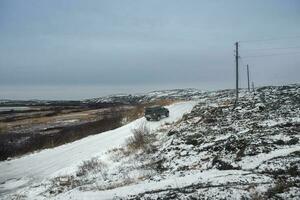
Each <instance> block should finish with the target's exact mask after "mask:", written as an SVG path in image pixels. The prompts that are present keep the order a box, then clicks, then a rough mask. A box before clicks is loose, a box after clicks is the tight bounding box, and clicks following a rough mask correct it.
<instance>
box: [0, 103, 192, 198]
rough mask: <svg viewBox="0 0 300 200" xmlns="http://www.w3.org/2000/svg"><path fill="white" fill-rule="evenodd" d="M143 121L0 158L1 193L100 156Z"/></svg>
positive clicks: (174, 113)
mask: <svg viewBox="0 0 300 200" xmlns="http://www.w3.org/2000/svg"><path fill="white" fill-rule="evenodd" d="M195 104H196V103H195V102H182V103H176V104H173V105H171V106H168V108H169V110H170V117H168V118H165V119H163V120H161V121H159V122H150V123H149V126H150V128H151V129H156V128H158V127H159V126H160V125H161V124H164V123H166V122H168V123H170V122H173V121H176V120H178V119H179V118H181V117H182V115H183V114H184V113H186V112H189V111H190V110H191V109H192V108H193V106H194V105H195ZM143 121H145V119H144V118H141V119H138V120H135V121H134V122H132V123H129V124H127V125H125V126H123V127H120V128H118V129H115V130H112V131H107V132H104V133H101V134H98V135H95V136H89V137H87V138H84V139H82V140H79V141H76V142H73V143H70V144H66V145H62V146H59V147H57V148H54V149H47V150H43V151H41V152H38V153H33V154H30V155H27V156H24V157H21V158H18V159H14V160H11V161H4V162H1V163H0V171H1V176H0V183H1V185H0V192H1V195H4V194H6V193H10V192H13V191H16V189H18V188H21V187H24V186H28V185H30V184H33V183H36V182H40V181H42V180H44V179H48V178H51V177H55V176H58V175H60V174H64V173H65V172H68V173H71V172H73V171H74V170H76V168H77V166H78V165H79V164H80V163H81V162H82V161H84V160H88V159H90V158H92V157H95V156H100V155H101V154H103V153H105V152H106V151H108V150H109V149H111V148H114V147H118V146H120V145H121V144H123V143H124V141H125V140H126V138H127V137H128V136H130V135H131V134H132V133H131V130H132V128H134V127H135V126H136V125H137V124H140V123H142V122H143Z"/></svg>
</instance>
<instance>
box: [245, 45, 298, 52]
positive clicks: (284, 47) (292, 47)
mask: <svg viewBox="0 0 300 200" xmlns="http://www.w3.org/2000/svg"><path fill="white" fill-rule="evenodd" d="M299 48H300V46H298V47H275V48H262V49H248V50H244V51H245V52H248V51H264V50H273V49H299Z"/></svg>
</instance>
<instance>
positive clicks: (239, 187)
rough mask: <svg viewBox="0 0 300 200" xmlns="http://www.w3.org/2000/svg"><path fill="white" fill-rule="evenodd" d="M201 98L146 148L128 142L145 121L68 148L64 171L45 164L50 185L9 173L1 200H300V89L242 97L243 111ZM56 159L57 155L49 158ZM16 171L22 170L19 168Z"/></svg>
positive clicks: (227, 97)
mask: <svg viewBox="0 0 300 200" xmlns="http://www.w3.org/2000/svg"><path fill="white" fill-rule="evenodd" d="M196 97H197V98H198V100H197V103H195V102H188V103H180V104H175V105H172V106H170V109H171V115H172V117H171V118H170V119H165V120H164V121H161V122H151V123H150V124H149V126H150V128H151V129H152V132H151V134H148V136H147V137H149V138H150V139H149V140H147V141H148V143H146V145H144V146H143V147H142V148H138V149H132V148H131V146H130V145H128V140H127V143H126V142H125V141H126V138H129V137H130V136H131V135H132V129H133V128H135V127H136V126H138V125H139V124H141V123H142V122H143V119H139V120H137V121H135V122H133V123H131V124H128V125H127V126H125V127H122V128H119V129H116V130H114V131H112V132H107V133H105V134H100V135H97V136H92V137H89V138H86V139H84V140H80V141H78V142H79V144H81V145H82V146H81V148H80V149H79V148H77V146H76V144H77V143H78V142H74V143H72V144H69V145H65V146H62V147H61V148H63V149H68V150H67V151H69V153H67V154H66V155H67V156H66V155H62V157H60V153H59V152H63V151H59V152H58V153H57V154H53V157H55V156H56V155H57V157H58V158H59V160H60V162H59V163H58V166H60V167H58V168H56V165H55V167H54V166H52V165H54V163H53V164H51V163H52V162H55V161H56V159H55V158H52V159H50V160H49V161H47V159H46V158H47V157H48V156H45V157H46V158H45V162H46V164H45V165H44V164H42V166H45V169H46V171H48V172H47V173H46V174H43V173H42V172H40V173H39V176H40V177H43V178H42V179H43V180H42V179H41V178H40V179H39V176H35V178H33V179H30V178H27V179H26V178H20V177H24V174H26V173H27V174H30V170H27V171H25V170H23V171H22V170H16V172H14V173H15V174H16V175H18V171H19V173H20V175H19V176H16V175H13V174H10V175H9V172H7V171H6V173H5V174H8V175H7V176H6V177H5V178H4V181H5V183H4V184H2V187H3V188H2V191H4V190H6V192H7V193H6V194H3V196H2V198H3V199H14V198H15V199H59V200H63V199H89V200H93V199H118V200H120V199H135V200H138V199H156V200H158V199H247V200H248V199H249V200H250V199H255V200H256V199H294V200H298V199H300V189H299V188H300V143H299V140H300V85H290V86H281V87H263V88H258V89H257V91H256V92H255V94H253V93H248V92H246V91H241V94H240V99H239V103H238V105H234V101H235V98H234V91H233V90H223V91H216V92H204V93H201V94H197V95H196ZM193 106H194V107H193ZM192 107H193V108H192ZM185 112H186V114H184V115H183V113H185ZM167 120H168V121H167ZM166 122H167V123H166ZM170 122H172V123H170ZM90 138H98V139H97V140H96V141H94V139H90ZM99 138H101V139H102V141H100V139H99ZM106 138H109V139H107V140H106ZM85 141H86V142H85ZM100 144H101V146H99V145H100ZM68 146H71V147H73V148H71V147H70V149H69V147H68ZM82 147H84V148H82ZM113 147H115V148H113ZM57 149H59V148H57ZM85 149H87V150H85ZM89 149H91V151H89ZM52 151H57V150H56V149H53V150H47V151H45V152H46V155H52V154H51V153H49V152H52ZM87 151H89V152H87ZM47 152H48V153H47ZM70 152H76V155H72V153H70ZM34 155H35V154H33V155H32V156H34ZM40 155H43V154H40ZM68 156H69V157H68ZM50 158H51V157H50ZM72 158H73V159H72ZM23 159H29V160H30V156H28V157H27V158H26V157H24V158H23ZM18 160H22V159H18ZM51 160H52V161H51ZM69 160H71V161H69ZM84 161H85V162H84ZM24 162H25V161H24ZM8 163H10V162H5V163H1V165H0V170H2V169H4V170H5V169H6V168H8V166H9V164H8ZM11 163H15V165H13V166H16V168H18V166H19V165H18V164H17V160H15V161H11ZM25 163H27V162H25ZM62 163H67V164H62ZM31 165H32V164H30V166H31ZM33 165H34V164H33ZM61 165H63V166H61ZM46 166H48V167H46ZM52 167H53V168H54V169H52ZM20 168H22V167H20ZM35 168H36V170H37V171H39V167H38V166H35ZM48 168H49V169H48ZM55 168H56V169H55ZM13 169H14V168H12V170H11V171H12V172H13V171H15V170H13ZM84 170H85V171H84ZM32 171H33V170H32ZM10 177H12V178H15V179H11V180H9V178H10ZM26 177H27V176H26ZM18 178H20V179H18ZM28 180H32V183H31V184H28V182H26V181H28ZM24 184H25V186H26V187H24ZM17 187H20V188H19V189H16V188H17Z"/></svg>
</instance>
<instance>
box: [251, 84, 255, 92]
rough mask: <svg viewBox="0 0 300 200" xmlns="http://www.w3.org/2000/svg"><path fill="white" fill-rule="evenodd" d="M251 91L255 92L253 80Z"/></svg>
mask: <svg viewBox="0 0 300 200" xmlns="http://www.w3.org/2000/svg"><path fill="white" fill-rule="evenodd" d="M252 91H253V92H255V89H254V82H253V81H252Z"/></svg>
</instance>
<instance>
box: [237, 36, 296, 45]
mask: <svg viewBox="0 0 300 200" xmlns="http://www.w3.org/2000/svg"><path fill="white" fill-rule="evenodd" d="M297 38H300V35H299V36H293V37H280V38H267V39H258V40H242V41H239V42H241V43H248V42H266V41H275V40H291V39H297Z"/></svg>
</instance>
